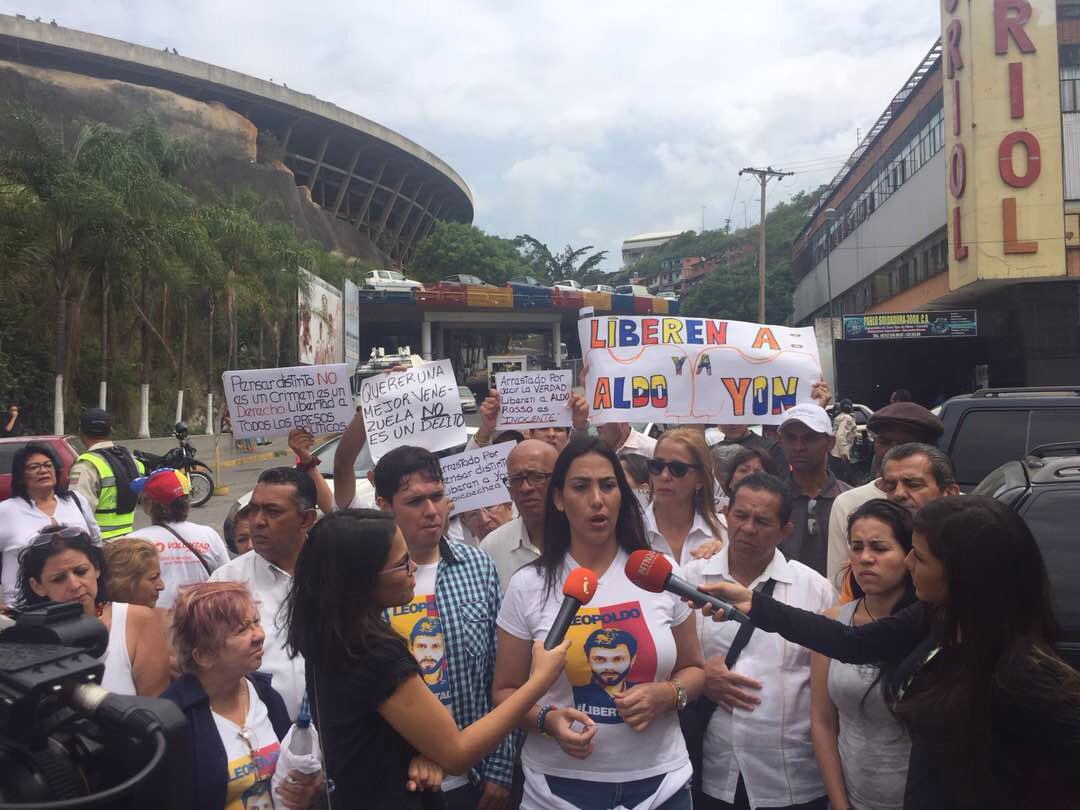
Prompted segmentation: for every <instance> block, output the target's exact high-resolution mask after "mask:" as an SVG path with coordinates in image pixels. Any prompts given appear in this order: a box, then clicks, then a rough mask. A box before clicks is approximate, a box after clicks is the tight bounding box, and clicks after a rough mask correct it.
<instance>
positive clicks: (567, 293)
mask: <svg viewBox="0 0 1080 810" xmlns="http://www.w3.org/2000/svg"><path fill="white" fill-rule="evenodd" d="M584 300H585V299H584V297H583V295H582V293H581V292H579V291H577V290H560V289H559V288H557V287H556V288H555V289H553V290H552V291H551V304H552V306H554V307H555V308H556V309H581V307H582V304H583V303H584Z"/></svg>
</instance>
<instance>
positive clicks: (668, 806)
mask: <svg viewBox="0 0 1080 810" xmlns="http://www.w3.org/2000/svg"><path fill="white" fill-rule="evenodd" d="M544 778H545V779H546V780H547V784H548V789H549V790H550V791H551V792H552V793H553V794H554V795H556V796H558V797H559V798H560V799H562V800H563V801H566V802H569V803H570V804H572V805H574V807H578V808H580V810H611V808H613V807H619V806H620V805H622V806H624V807H635V806H636V805H638V804H641V802H643V801H645V800H646V799H648V798H649V797H650V796H652V795H653V794H654V793H656V791H657V790H658V789H659V788H660V783H661V782H663V781H664V775H663V774H661V775H660V776H653V777H650V778H648V779H638V780H635V781H633V782H589V781H586V780H584V779H567V778H565V777H562V776H545V777H544ZM693 806H694V804H693V801H692V800H691V798H690V783H689V782H688V783H686V784H685V785H683V786H682V787H681V788H680V789H679V791H678V792H677V793H676V794H675V795H674V796H672V797H671V798H670V799H668V800H667V801H666V802H664V803H663V804H661V805H659V806H658V807H657V808H656V810H693Z"/></svg>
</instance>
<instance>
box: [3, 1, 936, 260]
mask: <svg viewBox="0 0 1080 810" xmlns="http://www.w3.org/2000/svg"><path fill="white" fill-rule="evenodd" d="M938 7H939V3H938V2H937V0H903V2H896V0H862V2H859V3H853V2H851V0H755V2H751V3H741V2H735V0H712V2H697V1H696V0H683V1H682V2H679V3H669V4H663V3H655V2H651V3H647V2H639V0H622V1H621V2H618V3H616V2H610V0H609V1H608V2H596V3H582V2H577V3H570V2H562V1H561V0H559V1H558V2H556V0H533V1H532V2H521V0H472V1H471V2H469V1H468V0H444V2H427V0H417V1H416V2H412V3H403V4H401V5H397V4H396V3H387V2H380V3H372V2H364V1H363V0H360V2H327V0H306V1H305V2H295V0H290V1H289V2H283V0H261V1H260V2H257V3H251V2H242V3H241V2H236V0H127V1H126V2H122V1H121V0H94V2H86V0H0V11H3V12H5V13H15V12H19V13H23V14H26V15H28V16H30V17H36V16H41V17H43V18H45V19H50V18H56V20H57V21H58V22H59V23H60V24H61V25H64V26H68V27H71V28H77V29H82V30H86V31H91V32H93V33H96V34H102V35H105V36H110V37H116V38H119V39H123V40H128V41H131V42H136V43H139V44H142V45H147V46H149V47H155V48H162V47H171V48H176V49H177V50H178V51H179V52H180V53H181V54H182V55H185V56H189V57H193V58H195V59H201V60H204V61H207V62H212V63H215V64H218V65H222V66H225V67H229V68H232V69H234V70H238V71H241V72H243V73H248V74H251V75H254V76H258V77H261V78H264V79H269V78H273V79H274V80H275V81H277V82H282V81H284V82H285V83H287V84H288V85H289V87H290V88H293V89H297V90H303V91H305V92H310V93H313V94H314V95H316V96H318V97H320V98H323V99H326V100H328V101H331V102H333V103H335V104H338V105H339V106H341V107H344V108H346V109H349V110H352V111H353V112H356V113H359V114H360V115H363V116H366V117H368V118H371V119H373V120H375V121H378V122H379V123H381V124H384V125H386V126H388V127H390V128H392V129H394V130H397V131H398V132H400V133H402V134H404V135H406V136H408V137H409V138H412V139H413V140H414V141H416V142H418V143H420V144H421V145H423V146H424V147H426V148H427V149H429V150H431V151H432V152H434V153H435V154H437V155H439V156H440V157H441V158H443V159H444V160H446V161H447V162H448V163H449V164H450V165H451V166H453V167H454V168H455V169H456V170H457V171H458V173H459V174H461V176H462V177H464V178H465V181H466V182H467V183H468V184H469V186H470V188H471V189H472V191H473V195H474V197H475V199H476V220H475V224H476V225H478V226H480V227H481V228H484V229H485V230H487V231H489V232H491V233H496V234H499V235H501V236H514V235H516V234H518V233H531V234H532V235H534V236H536V237H537V238H539V239H541V240H543V241H545V242H546V243H547V244H548V245H549V246H551V247H552V248H553V249H554V248H559V247H561V246H563V245H566V244H568V243H569V244H572V245H574V246H575V247H577V246H581V245H585V244H593V245H596V246H597V247H598V248H600V249H607V250H609V251H610V255H609V259H608V262H607V263H606V269H610V270H614V269H617V268H618V265H619V253H618V251H619V245H620V243H621V241H622V239H623V238H625V237H627V236H630V235H632V234H636V233H641V232H645V231H658V230H668V229H684V228H693V229H695V230H696V229H699V228H700V227H701V219H702V206H704V207H705V210H704V216H705V225H706V227H707V228H716V227H720V226H722V225H723V223H724V220H725V219H727V218H728V217H729V216H730V217H731V219H732V223H733V225H734V226H741V225H742V224H743V222H744V217H745V218H747V219H748V221H749V222H750V223H751V224H752V223H753V222H755V221H756V219H757V214H756V211H757V207H758V203H757V202H756V200H757V198H758V196H759V195H758V188H757V184H756V182H754V181H752V179H751V178H745V179H743V180H742V181H741V182H740V181H739V178H738V170H739V169H740V168H741V167H743V166H748V165H754V166H763V165H766V164H771V165H772V166H774V167H778V168H783V169H787V170H792V171H796V172H798V174H796V175H795V176H794V177H792V178H788V179H786V180H785V181H784V182H783V183H781V184H780V185H775V184H773V185H771V186H770V190H769V202H770V204H771V203H773V202H774V201H778V200H781V199H785V198H787V197H790V196H791V195H792V194H793V193H795V192H796V191H798V190H801V189H809V188H813V187H815V186H817V185H819V184H821V183H824V182H827V181H828V180H830V179H831V177H832V176H833V174H835V172H836V170H837V169H838V168H839V166H840V164H841V163H842V162H843V160H844V158H845V157H846V156H847V155H848V153H850V152H851V150H852V149H853V148H854V146H855V144H856V137H857V133H858V132H859V131H860V130H861V131H862V132H864V133H865V132H866V130H867V129H868V128H869V127H871V126H872V125H873V123H874V121H875V120H876V118H877V117H878V116H879V115H880V114H881V112H882V110H883V109H884V108H885V106H886V104H887V103H888V102H889V100H890V99H891V98H892V96H893V94H894V93H895V92H896V91H897V90H898V89H899V88H900V86H901V85H902V84H903V82H904V81H905V80H906V79H907V77H908V76H909V75H910V74H911V72H912V70H913V69H914V68H915V67H916V65H917V64H918V62H919V61H920V60H921V58H922V57H923V56H924V55H925V53H926V51H927V50H928V49H929V48H930V46H931V45H932V44H933V41H934V39H935V38H936V37H937V35H938V31H939V16H938V14H939V12H938Z"/></svg>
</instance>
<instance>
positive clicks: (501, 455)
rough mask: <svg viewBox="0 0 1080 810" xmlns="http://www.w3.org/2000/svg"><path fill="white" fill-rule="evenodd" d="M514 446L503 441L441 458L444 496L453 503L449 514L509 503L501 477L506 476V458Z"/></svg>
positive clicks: (508, 493)
mask: <svg viewBox="0 0 1080 810" xmlns="http://www.w3.org/2000/svg"><path fill="white" fill-rule="evenodd" d="M513 449H514V443H513V442H503V443H502V444H492V445H489V446H487V447H477V448H476V449H475V450H466V451H465V452H464V453H458V454H457V455H455V456H447V457H446V458H444V459H440V461H439V464H440V465H441V466H442V474H443V482H444V483H445V484H446V497H447V498H449V499H450V500H451V501H453V502H454V508H453V511H451V513H450V514H452V515H458V514H461V513H462V512H468V511H469V510H470V509H479V508H480V507H481V506H492V505H494V504H497V503H509V502H510V492H509V490H507V488H506V486H505V485H504V484H503V482H502V477H503V476H504V475H506V458H507V456H509V455H510V451H511V450H513Z"/></svg>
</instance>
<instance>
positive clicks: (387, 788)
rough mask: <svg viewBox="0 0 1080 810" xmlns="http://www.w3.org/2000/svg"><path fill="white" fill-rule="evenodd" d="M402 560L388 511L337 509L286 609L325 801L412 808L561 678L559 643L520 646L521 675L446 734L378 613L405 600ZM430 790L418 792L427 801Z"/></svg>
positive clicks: (408, 566) (444, 720)
mask: <svg viewBox="0 0 1080 810" xmlns="http://www.w3.org/2000/svg"><path fill="white" fill-rule="evenodd" d="M416 568H417V566H416V563H415V562H413V560H412V558H411V556H410V553H409V549H408V547H407V546H406V544H405V538H404V537H403V536H402V533H401V530H400V529H398V527H397V526H396V525H395V524H394V518H393V516H391V515H389V514H387V513H385V512H377V511H374V510H371V509H346V510H344V511H341V512H335V513H333V514H331V515H328V516H326V517H324V518H323V519H322V520H320V521H319V522H318V523H316V524H315V526H314V527H313V528H312V530H311V533H310V534H309V535H308V538H307V541H306V542H305V543H304V547H303V549H302V550H301V552H300V557H299V558H298V559H297V563H296V574H295V578H294V579H293V584H292V590H291V591H290V593H289V599H288V602H287V610H288V619H289V620H288V626H289V640H288V646H289V648H290V649H291V651H293V652H296V653H300V654H301V655H303V656H304V660H305V662H306V678H307V694H308V698H309V700H310V702H311V704H312V707H313V709H314V716H315V717H314V719H315V721H316V723H317V727H318V728H319V731H320V734H321V736H322V746H323V751H324V757H325V763H326V772H327V776H328V777H329V778H330V779H331V780H333V783H334V785H335V789H334V790H333V791H332V792H330V793H329V795H328V798H329V806H330V808H332V810H337V809H338V808H359V807H363V808H365V810H405V809H407V808H419V807H421V806H422V804H421V796H420V795H419V794H418V793H417V792H416V791H417V790H418V789H423V788H438V786H439V784H440V783H441V780H442V773H443V772H445V773H448V774H464V773H467V772H468V771H469V769H470V767H472V766H473V765H475V764H476V763H477V762H478V761H480V759H481V758H483V757H484V756H485V755H486V754H488V753H489V752H490V751H492V750H493V749H494V748H495V747H496V746H497V745H499V744H500V743H501V742H502V741H503V739H504V738H505V737H506V736H507V734H509V733H510V732H511V731H512V730H513V729H514V728H515V727H516V726H517V725H518V723H519V722H520V720H521V718H522V716H523V715H525V714H526V712H530V711H531V707H532V706H533V704H535V703H536V702H537V701H538V700H539V699H540V698H541V697H542V696H543V695H544V693H545V692H547V691H548V689H549V688H550V687H551V684H553V683H554V682H555V681H556V679H557V678H558V676H559V673H560V672H561V671H562V668H563V664H564V662H565V660H566V650H567V647H568V644H567V643H565V642H564V643H562V644H559V645H558V646H556V647H555V648H554V649H552V650H550V651H547V650H544V649H543V647H542V646H541V645H540V644H539V643H538V644H537V645H536V647H535V649H533V648H532V647H530V648H529V649H528V650H526V653H525V655H526V659H527V660H528V658H529V657H530V654H531V659H532V669H531V672H530V670H529V669H528V668H526V672H525V677H523V678H522V680H521V682H520V683H519V684H518V686H520V688H519V689H517V690H516V691H514V690H510V694H508V695H506V697H505V699H504V701H503V702H502V704H501V705H500V706H498V707H497V708H496V709H494V710H493V711H491V712H490V713H488V714H486V715H484V716H482V717H480V718H479V719H478V720H476V721H475V722H474V723H472V724H470V725H468V726H466V727H465V728H462V729H460V730H459V729H458V726H457V724H456V723H455V722H454V718H453V716H452V715H451V714H450V711H449V710H448V708H447V707H446V706H445V705H444V704H443V703H442V702H441V701H440V700H439V698H438V697H436V695H435V693H434V692H433V691H432V690H431V689H430V688H429V686H428V684H427V683H426V682H425V678H424V677H423V675H424V673H423V671H422V668H421V666H420V664H418V662H417V660H416V658H415V657H414V655H413V653H412V652H410V649H409V644H408V641H407V640H405V639H403V638H402V637H401V636H400V635H398V634H397V633H396V632H395V631H394V628H393V627H392V626H391V625H390V622H389V621H388V620H387V617H386V609H387V608H393V607H396V606H400V605H408V604H409V603H410V602H411V601H412V598H413V590H414V588H415V587H416V578H415V576H414V575H415V573H416ZM431 795H432V794H429V796H431Z"/></svg>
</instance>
